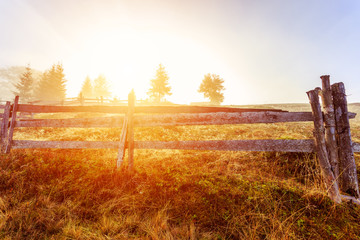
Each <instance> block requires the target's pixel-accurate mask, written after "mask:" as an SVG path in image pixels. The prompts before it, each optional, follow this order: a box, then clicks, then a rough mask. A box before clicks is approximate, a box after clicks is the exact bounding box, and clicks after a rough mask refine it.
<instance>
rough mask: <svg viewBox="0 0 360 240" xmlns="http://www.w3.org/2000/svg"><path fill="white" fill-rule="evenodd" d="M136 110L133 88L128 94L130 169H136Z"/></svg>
mask: <svg viewBox="0 0 360 240" xmlns="http://www.w3.org/2000/svg"><path fill="white" fill-rule="evenodd" d="M134 111H135V93H134V90H132V91H131V92H130V93H129V96H128V115H127V117H128V157H129V158H128V161H129V170H130V171H133V170H134Z"/></svg>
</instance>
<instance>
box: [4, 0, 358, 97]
mask: <svg viewBox="0 0 360 240" xmlns="http://www.w3.org/2000/svg"><path fill="white" fill-rule="evenodd" d="M0 29H1V35H0V53H1V54H0V67H5V66H12V65H26V64H28V63H30V64H31V66H32V67H33V68H36V69H39V70H45V69H47V68H49V67H50V66H51V65H52V64H54V63H58V62H61V63H62V64H63V66H64V69H65V74H66V78H67V80H68V96H76V95H77V94H78V92H79V90H80V88H81V84H82V82H83V80H84V79H85V77H86V76H87V75H89V76H90V77H91V78H92V79H94V78H95V77H97V76H98V75H99V74H104V75H105V76H106V78H107V79H108V80H109V81H110V82H111V85H112V88H111V90H112V92H113V93H114V95H117V96H118V97H120V98H121V99H126V97H127V93H128V92H129V91H130V89H131V88H134V89H135V92H136V94H137V97H138V98H145V97H146V95H145V93H146V91H147V89H148V88H149V82H150V79H151V78H153V77H154V75H155V71H156V68H157V66H158V65H159V63H162V64H163V65H164V66H165V68H166V70H167V72H168V74H169V77H170V80H169V82H170V85H171V87H172V92H173V95H172V96H171V97H169V98H168V99H169V100H171V101H174V102H178V103H187V102H190V101H204V99H203V97H202V96H201V95H200V94H199V93H198V92H197V89H198V88H199V85H200V83H201V81H202V79H203V76H204V75H205V74H207V73H215V74H218V75H220V76H221V77H222V78H223V79H224V80H225V88H226V91H225V103H226V104H250V103H283V102H308V100H307V97H306V93H305V92H306V91H308V90H310V89H313V88H314V87H317V86H320V78H319V77H320V75H323V74H330V75H331V80H332V81H333V82H338V81H343V82H344V83H345V86H346V87H347V93H348V94H349V97H348V100H349V101H350V102H360V79H359V78H360V1H357V0H338V1H332V0H301V1H300V0H238V1H235V0H234V1H230V0H198V1H196V0H143V1H138V0H102V1H101V0H97V1H95V0H76V1H74V0H62V1H55V0H54V1H50V0H0Z"/></svg>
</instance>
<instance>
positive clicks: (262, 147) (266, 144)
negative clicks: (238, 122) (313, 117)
mask: <svg viewBox="0 0 360 240" xmlns="http://www.w3.org/2000/svg"><path fill="white" fill-rule="evenodd" d="M134 147H135V149H180V150H220V151H255V152H257V151H258V152H314V141H313V140H312V139H303V140H284V139H280V140H211V141H168V142H163V141H135V146H134Z"/></svg>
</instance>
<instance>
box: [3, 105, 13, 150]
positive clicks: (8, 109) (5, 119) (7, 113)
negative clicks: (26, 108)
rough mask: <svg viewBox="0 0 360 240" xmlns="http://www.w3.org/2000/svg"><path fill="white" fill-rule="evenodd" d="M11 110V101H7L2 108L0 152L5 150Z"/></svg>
mask: <svg viewBox="0 0 360 240" xmlns="http://www.w3.org/2000/svg"><path fill="white" fill-rule="evenodd" d="M10 112H11V103H10V102H9V101H7V102H6V104H5V108H4V116H3V120H2V123H1V152H2V153H4V152H5V147H6V139H7V136H8V129H9V118H10Z"/></svg>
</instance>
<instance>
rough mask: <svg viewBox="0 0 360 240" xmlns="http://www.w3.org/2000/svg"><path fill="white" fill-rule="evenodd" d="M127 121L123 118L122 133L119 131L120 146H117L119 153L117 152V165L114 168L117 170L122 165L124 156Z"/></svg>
mask: <svg viewBox="0 0 360 240" xmlns="http://www.w3.org/2000/svg"><path fill="white" fill-rule="evenodd" d="M127 123H128V119H127V118H125V121H124V124H123V127H122V131H121V136H120V144H119V151H118V159H117V164H116V166H117V167H118V168H119V167H121V165H122V162H123V160H124V156H125V150H126V139H127V132H128V124H127Z"/></svg>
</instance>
